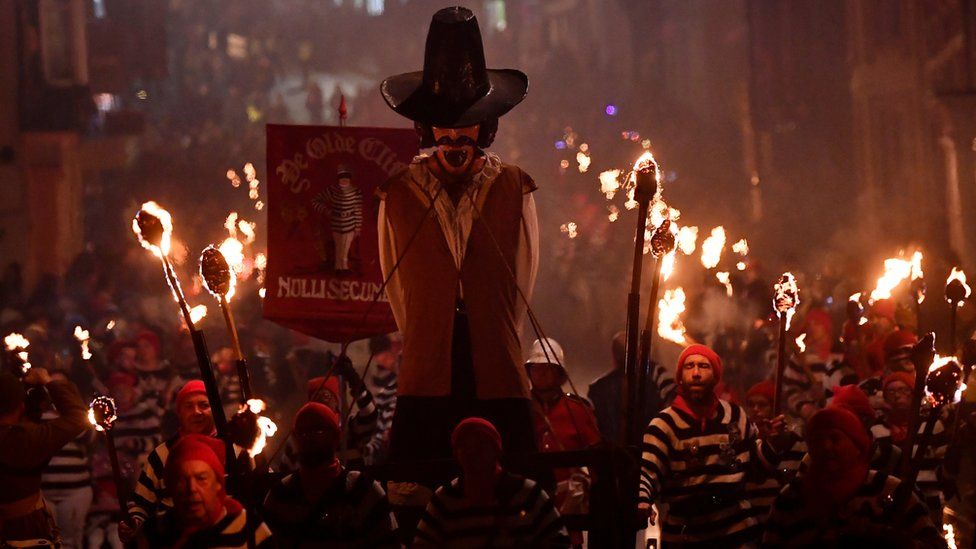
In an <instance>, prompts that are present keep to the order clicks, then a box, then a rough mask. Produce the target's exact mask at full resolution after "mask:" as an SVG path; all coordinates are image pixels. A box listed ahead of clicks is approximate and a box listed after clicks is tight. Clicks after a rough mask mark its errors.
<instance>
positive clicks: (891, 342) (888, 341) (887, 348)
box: [884, 329, 918, 360]
mask: <svg viewBox="0 0 976 549" xmlns="http://www.w3.org/2000/svg"><path fill="white" fill-rule="evenodd" d="M916 343H918V337H916V336H915V334H913V333H912V332H910V331H908V330H900V329H899V330H895V331H894V332H891V333H890V334H888V336H887V337H885V339H884V356H885V360H891V357H892V356H894V355H895V353H898V352H899V351H902V350H903V348H904V347H911V346H912V345H915V344H916Z"/></svg>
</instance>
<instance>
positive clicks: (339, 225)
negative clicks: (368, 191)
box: [312, 167, 363, 272]
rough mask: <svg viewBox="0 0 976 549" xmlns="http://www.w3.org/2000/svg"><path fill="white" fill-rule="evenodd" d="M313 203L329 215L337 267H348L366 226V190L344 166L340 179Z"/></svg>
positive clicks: (319, 211) (318, 210) (343, 268)
mask: <svg viewBox="0 0 976 549" xmlns="http://www.w3.org/2000/svg"><path fill="white" fill-rule="evenodd" d="M312 207H313V208H314V209H315V211H316V212H318V213H320V214H324V215H328V216H329V224H330V225H331V227H332V242H333V243H334V244H335V252H334V253H335V255H334V257H335V260H334V262H333V267H334V268H335V270H336V271H341V272H344V271H348V270H349V250H350V249H351V248H352V241H353V239H354V238H356V237H357V236H359V233H360V232H362V229H363V191H362V189H360V188H359V187H357V186H356V185H354V184H353V182H352V172H350V171H349V170H348V169H346V168H344V167H340V168H339V171H338V173H337V174H336V182H335V183H333V184H332V185H329V186H328V187H326V189H325V190H324V191H322V192H321V193H319V194H318V195H317V196H316V197H315V198H313V199H312Z"/></svg>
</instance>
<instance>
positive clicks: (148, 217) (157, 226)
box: [136, 210, 164, 248]
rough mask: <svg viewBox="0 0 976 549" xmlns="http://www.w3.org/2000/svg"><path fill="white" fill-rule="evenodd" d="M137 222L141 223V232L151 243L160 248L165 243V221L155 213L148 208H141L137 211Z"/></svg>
mask: <svg viewBox="0 0 976 549" xmlns="http://www.w3.org/2000/svg"><path fill="white" fill-rule="evenodd" d="M136 223H137V224H138V225H139V232H140V234H142V238H144V239H145V240H146V242H148V243H149V244H151V245H153V246H156V247H157V248H159V247H160V246H161V245H162V243H163V233H164V230H163V222H162V221H161V220H160V219H159V218H158V217H156V216H155V215H153V214H151V213H149V212H147V211H146V210H139V212H138V213H136Z"/></svg>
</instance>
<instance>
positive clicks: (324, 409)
mask: <svg viewBox="0 0 976 549" xmlns="http://www.w3.org/2000/svg"><path fill="white" fill-rule="evenodd" d="M314 431H325V432H326V433H327V434H328V435H329V440H330V441H332V442H334V443H335V446H338V445H339V441H340V439H341V436H342V429H341V428H340V427H339V416H338V415H336V413H335V412H333V411H332V408H329V407H328V406H326V405H325V404H322V403H320V402H307V403H305V405H304V406H302V407H301V408H299V409H298V413H297V414H295V432H296V433H311V432H314Z"/></svg>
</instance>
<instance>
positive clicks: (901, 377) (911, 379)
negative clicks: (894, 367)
mask: <svg viewBox="0 0 976 549" xmlns="http://www.w3.org/2000/svg"><path fill="white" fill-rule="evenodd" d="M895 381H900V382H902V383H904V384H905V385H908V386H909V387H911V388H912V390H914V389H915V376H914V375H913V374H910V373H908V372H894V373H891V374H888V377H886V378H884V383H883V384H882V385H881V389H882V390H884V389H887V388H888V384H889V383H893V382H895Z"/></svg>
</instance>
